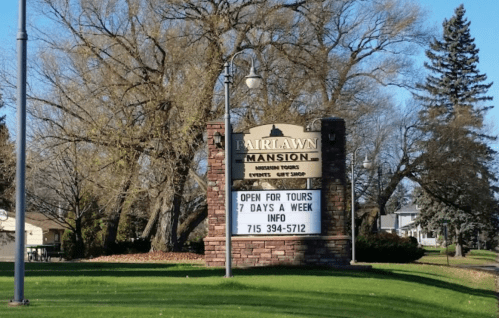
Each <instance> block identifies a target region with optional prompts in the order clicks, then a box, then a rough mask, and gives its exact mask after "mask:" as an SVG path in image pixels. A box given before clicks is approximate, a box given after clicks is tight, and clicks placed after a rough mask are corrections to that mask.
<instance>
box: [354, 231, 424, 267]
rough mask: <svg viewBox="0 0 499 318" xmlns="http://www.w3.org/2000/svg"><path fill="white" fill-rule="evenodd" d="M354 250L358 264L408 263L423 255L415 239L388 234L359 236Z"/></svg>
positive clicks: (422, 250)
mask: <svg viewBox="0 0 499 318" xmlns="http://www.w3.org/2000/svg"><path fill="white" fill-rule="evenodd" d="M355 250H356V254H357V261H359V262H379V263H409V262H413V261H415V260H417V259H420V258H421V257H422V256H423V255H424V249H422V248H420V247H418V241H417V239H416V238H414V237H400V236H398V235H396V234H390V233H379V234H373V235H369V236H359V237H357V239H356V240H355Z"/></svg>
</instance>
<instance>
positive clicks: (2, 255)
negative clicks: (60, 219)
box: [0, 212, 65, 261]
mask: <svg viewBox="0 0 499 318" xmlns="http://www.w3.org/2000/svg"><path fill="white" fill-rule="evenodd" d="M24 227H25V229H24V230H25V244H26V245H58V244H61V239H62V234H63V233H64V230H65V228H64V227H63V226H62V225H60V224H59V223H57V222H55V221H53V220H51V219H49V218H47V217H46V216H45V215H43V214H41V213H30V212H28V213H26V217H25V225H24ZM15 233H16V219H15V213H12V212H9V213H8V219H7V220H6V221H1V222H0V261H13V260H14V258H15ZM25 253H26V254H25V255H26V256H27V252H26V251H25Z"/></svg>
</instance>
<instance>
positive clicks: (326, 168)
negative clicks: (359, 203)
mask: <svg viewBox="0 0 499 318" xmlns="http://www.w3.org/2000/svg"><path fill="white" fill-rule="evenodd" d="M321 136H322V235H334V236H338V235H346V219H345V218H346V211H345V209H346V204H345V199H346V197H345V195H346V191H345V189H346V175H345V169H346V167H345V165H346V163H345V161H346V153H345V151H346V150H345V146H346V140H345V121H344V120H343V119H341V118H325V119H322V132H321ZM331 139H333V140H331Z"/></svg>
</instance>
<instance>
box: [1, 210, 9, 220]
mask: <svg viewBox="0 0 499 318" xmlns="http://www.w3.org/2000/svg"><path fill="white" fill-rule="evenodd" d="M8 218H9V216H8V215H7V211H5V210H2V209H0V221H7V219H8Z"/></svg>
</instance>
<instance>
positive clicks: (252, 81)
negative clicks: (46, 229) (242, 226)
mask: <svg viewBox="0 0 499 318" xmlns="http://www.w3.org/2000/svg"><path fill="white" fill-rule="evenodd" d="M241 53H243V51H240V52H237V53H236V54H234V56H232V59H231V60H230V64H229V63H228V62H225V64H224V69H225V73H224V77H225V79H224V84H225V87H224V89H225V115H224V119H225V277H232V253H231V240H232V213H231V210H232V175H231V174H232V171H231V165H232V158H231V155H232V149H231V141H232V137H231V134H232V127H231V126H230V91H229V86H230V84H231V82H232V81H231V77H232V74H233V66H234V64H233V62H234V58H235V57H236V56H237V55H239V54H241ZM260 83H261V77H260V76H259V75H257V74H256V72H255V67H254V61H253V59H252V60H251V69H250V73H249V75H248V76H246V85H248V87H249V88H257V87H258V86H259V85H260Z"/></svg>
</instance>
